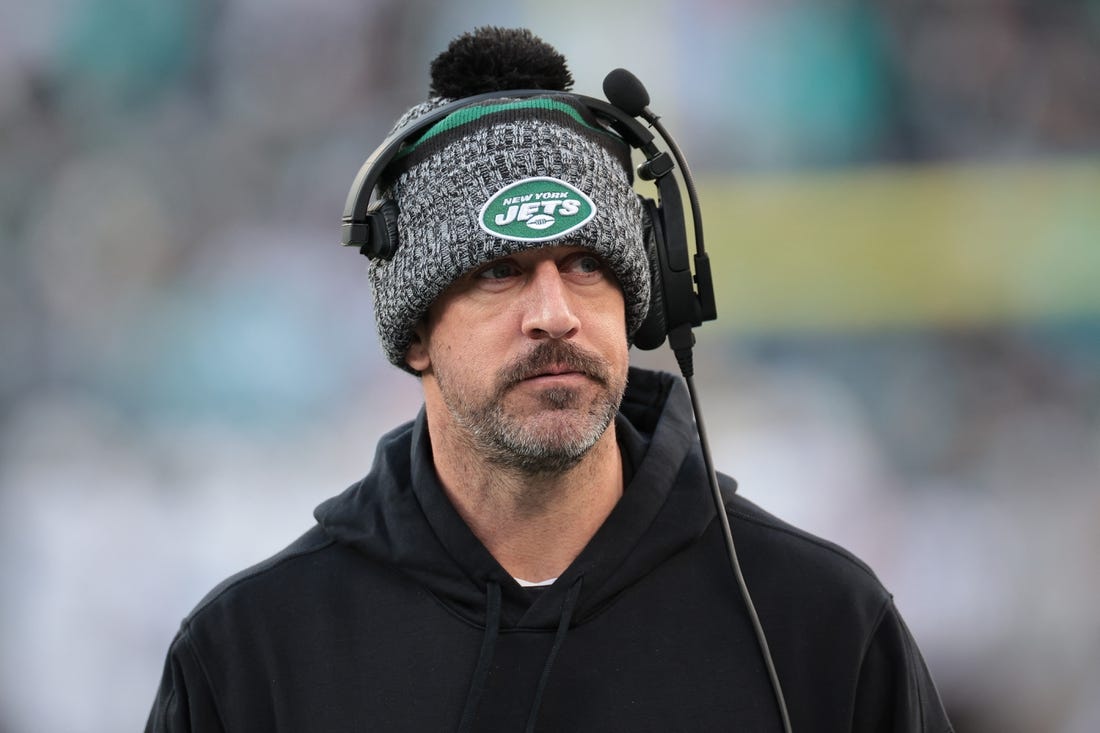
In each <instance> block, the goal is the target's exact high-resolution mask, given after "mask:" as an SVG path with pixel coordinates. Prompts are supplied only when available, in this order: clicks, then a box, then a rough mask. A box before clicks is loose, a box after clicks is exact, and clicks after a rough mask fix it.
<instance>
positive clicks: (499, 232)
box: [478, 177, 596, 242]
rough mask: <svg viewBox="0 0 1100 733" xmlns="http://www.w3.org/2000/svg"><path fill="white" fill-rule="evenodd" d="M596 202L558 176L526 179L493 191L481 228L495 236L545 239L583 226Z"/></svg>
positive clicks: (536, 240)
mask: <svg viewBox="0 0 1100 733" xmlns="http://www.w3.org/2000/svg"><path fill="white" fill-rule="evenodd" d="M595 215H596V205H595V204H594V203H592V199H590V198H588V196H586V195H585V194H584V193H583V192H581V191H580V190H578V189H576V188H574V187H573V186H570V185H569V184H568V183H566V182H565V181H559V180H558V179H557V178H548V177H538V178H524V179H523V180H522V181H516V182H515V183H511V184H509V185H507V186H505V187H504V188H502V189H500V190H499V191H497V192H496V193H495V194H493V195H492V196H491V197H490V198H489V200H488V201H486V202H485V205H484V206H482V207H481V213H480V214H479V216H478V221H479V222H480V224H481V228H482V229H484V230H485V231H486V232H488V233H489V234H492V235H493V236H494V237H501V238H503V239H515V240H519V241H524V242H542V241H545V240H547V239H554V238H556V237H560V236H562V235H563V234H568V233H569V232H571V231H573V230H575V229H577V228H579V227H581V226H584V224H586V223H587V222H588V221H589V220H590V219H591V218H592V217H593V216H595Z"/></svg>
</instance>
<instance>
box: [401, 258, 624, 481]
mask: <svg viewBox="0 0 1100 733" xmlns="http://www.w3.org/2000/svg"><path fill="white" fill-rule="evenodd" d="M627 349H628V347H627V340H626V322H625V310H624V303H623V295H622V292H621V291H620V290H619V286H618V283H617V282H616V280H615V278H614V276H613V275H612V274H611V273H610V272H609V271H608V270H607V269H606V267H605V266H604V264H603V263H602V261H601V260H600V259H599V258H598V257H597V256H596V255H594V254H592V253H591V252H590V251H588V250H586V249H582V248H580V247H564V246H563V247H547V248H542V249H535V250H530V251H527V252H521V253H518V254H515V255H512V256H509V257H505V258H502V259H499V260H493V261H492V262H489V263H487V264H486V265H484V266H482V267H480V268H478V269H476V270H474V271H472V272H470V273H468V274H466V275H464V276H463V277H462V278H460V279H459V280H458V281H456V282H455V283H454V284H453V285H452V286H451V287H450V288H448V289H447V290H446V291H445V292H444V293H443V295H441V296H440V297H439V298H438V299H437V300H436V302H435V303H434V304H433V305H432V308H431V310H430V311H429V312H428V315H427V317H426V319H425V322H424V323H423V324H422V325H421V327H420V328H418V329H417V339H416V340H415V341H414V343H413V345H412V346H411V347H410V348H409V352H408V356H407V361H408V363H409V365H410V366H411V367H412V368H414V369H416V370H418V371H420V372H421V374H422V378H423V384H424V393H425V400H426V401H427V403H428V406H429V409H430V408H431V407H432V406H433V402H434V403H437V405H438V404H441V405H442V406H444V407H445V408H446V410H445V412H443V411H437V413H438V414H443V415H445V417H444V421H445V422H446V423H448V424H447V425H436V424H432V425H431V427H432V429H433V431H434V430H443V431H451V432H453V433H454V434H455V436H456V437H457V438H458V439H459V440H460V441H462V442H464V443H465V444H466V445H468V446H469V447H472V448H473V449H474V450H477V451H479V452H481V453H482V454H483V455H484V456H485V457H486V458H488V459H489V460H490V461H492V462H494V463H497V464H498V465H502V466H507V467H510V468H515V469H519V470H521V471H523V472H525V473H529V474H538V473H555V472H560V471H563V470H565V469H567V468H569V467H571V466H573V465H575V464H576V463H577V462H578V461H579V460H580V459H581V458H583V457H584V455H585V454H586V453H587V452H588V450H589V449H590V448H591V447H592V446H593V445H595V443H596V442H597V441H598V440H599V438H600V437H601V436H602V435H603V434H604V431H605V430H606V429H607V426H608V424H609V423H610V422H611V420H612V419H613V417H614V415H615V412H616V411H617V410H618V407H619V402H620V401H621V400H622V394H623V390H624V389H625V387H626V372H627V366H628V361H629V358H628V354H627ZM431 414H432V412H431V410H430V411H429V415H431Z"/></svg>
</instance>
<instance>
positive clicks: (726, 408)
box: [0, 0, 1100, 733]
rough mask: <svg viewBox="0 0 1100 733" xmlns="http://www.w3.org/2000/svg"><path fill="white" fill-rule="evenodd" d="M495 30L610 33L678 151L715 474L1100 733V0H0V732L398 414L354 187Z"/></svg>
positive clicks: (79, 677)
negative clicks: (703, 245)
mask: <svg viewBox="0 0 1100 733" xmlns="http://www.w3.org/2000/svg"><path fill="white" fill-rule="evenodd" d="M483 24H495V25H527V26H529V27H531V28H533V29H534V30H535V31H536V32H537V33H538V34H540V35H542V36H543V37H544V38H546V39H547V40H548V41H550V42H551V43H553V44H554V45H556V46H557V47H558V48H559V49H560V50H561V51H563V53H565V55H566V56H567V58H568V59H569V60H570V63H571V66H572V69H573V71H574V75H575V77H576V79H577V84H576V90H577V91H578V92H581V93H586V94H593V95H599V94H600V81H601V79H602V77H603V75H604V74H605V73H606V72H607V71H609V70H610V69H612V68H614V67H617V66H625V67H627V68H629V69H631V70H632V71H634V72H635V73H636V74H637V75H638V76H639V77H641V78H642V80H643V81H644V82H645V83H646V85H647V86H648V87H649V90H650V93H651V97H652V100H653V102H652V107H653V109H654V110H655V111H657V113H658V114H660V115H662V118H663V120H664V122H665V124H666V125H667V126H668V127H669V128H670V130H671V131H672V132H673V134H674V135H675V137H676V138H677V139H678V141H679V142H680V144H681V145H682V147H683V148H684V150H685V153H686V155H687V157H688V160H689V161H690V162H691V163H692V166H693V169H694V171H695V173H696V175H697V177H698V179H699V188H700V190H701V192H702V197H703V206H704V216H705V220H706V231H707V241H708V244H709V246H708V249H709V251H710V252H711V256H712V259H713V261H714V264H715V267H716V279H717V281H718V305H719V313H720V320H719V321H717V322H716V323H712V324H708V325H706V326H705V327H704V328H702V329H700V330H699V331H698V339H699V347H698V351H697V357H696V363H697V369H698V380H699V382H700V388H701V390H702V393H703V395H704V407H705V409H706V411H707V412H706V419H707V422H708V426H709V427H710V431H711V433H712V440H713V443H714V448H715V453H716V456H717V463H718V466H719V468H720V469H721V470H724V471H725V472H727V473H730V474H732V475H734V476H736V477H737V478H738V479H739V480H740V482H741V484H742V491H743V492H744V493H745V495H746V496H748V497H749V498H751V499H753V500H755V501H757V502H758V503H760V504H762V505H763V506H764V507H766V508H768V509H771V510H773V511H776V512H777V513H779V514H781V515H782V516H784V517H785V518H787V519H789V520H791V521H793V522H795V523H796V524H800V525H802V526H804V527H805V528H807V529H809V530H811V531H814V532H816V533H819V534H822V535H824V536H826V537H828V538H830V539H833V540H835V541H837V542H839V543H841V544H843V545H845V546H847V547H849V548H850V549H852V550H854V551H855V552H857V553H858V554H859V555H861V556H862V557H863V558H865V559H866V560H867V561H868V562H869V563H870V564H871V565H872V566H873V567H874V568H875V569H876V571H877V572H878V574H879V575H880V577H881V578H882V579H883V581H884V582H885V583H886V585H887V586H888V587H889V588H890V589H891V590H892V591H893V592H894V593H895V595H896V597H897V599H898V603H899V605H900V607H901V608H902V610H903V612H904V613H905V615H906V617H907V619H908V621H909V623H910V626H911V627H912V628H913V631H914V633H915V635H916V636H917V638H918V641H919V642H920V643H921V646H922V648H923V650H924V652H925V655H926V657H927V659H928V661H929V664H930V665H931V667H932V669H933V673H934V675H935V677H936V679H937V682H938V684H939V687H940V689H941V693H942V695H943V697H944V699H945V701H946V703H947V705H948V707H949V708H950V710H951V712H952V715H953V717H954V720H955V722H956V724H957V727H958V730H959V731H960V733H984V732H986V731H997V732H998V733H1017V732H1020V733H1023V732H1024V731H1054V732H1060V733H1085V732H1086V731H1089V732H1091V731H1095V730H1098V729H1100V701H1098V696H1097V694H1096V693H1097V691H1098V690H1100V661H1098V660H1100V584H1098V583H1097V580H1096V577H1097V566H1098V562H1097V560H1098V559H1100V491H1098V489H1100V478H1098V476H1100V288H1098V287H1097V285H1096V282H1097V280H1098V279H1100V205H1098V204H1100V165H1098V163H1100V93H1098V92H1100V3H1098V2H1096V1H1095V0H1093V1H1081V2H1069V1H1065V2H1039V1H1035V2H1026V1H1024V0H983V1H982V2H970V3H957V2H956V3H951V2H945V1H943V0H939V1H935V2H920V3H918V2H908V1H903V0H883V1H882V2H877V3H865V2H853V1H844V0H826V1H824V2H823V1H822V0H812V1H811V0H781V1H780V2H774V1H765V0H736V1H718V0H715V1H713V2H706V1H704V0H683V1H682V2H677V3H665V4H661V5H658V4H644V3H637V2H624V1H616V2H611V1H606V2H600V3H591V2H587V3H582V2H574V1H573V0H562V1H561V2H556V3H550V2H539V3H534V2H526V1H519V2H510V3H501V2H486V1H481V2H462V3H444V2H429V1H427V0H393V1H390V0H358V1H353V0H159V1H158V2H145V1H144V0H38V1H37V2H35V3H16V2H7V3H5V4H4V5H3V6H2V7H0V241H2V249H0V328H2V329H3V334H2V344H3V347H2V350H3V358H2V359H0V583H2V585H0V732H2V733H29V732H31V731H47V730H48V731H54V732H57V733H66V732H68V731H73V732H81V733H83V732H88V733H93V732H99V731H103V732H107V731H120V730H134V729H140V727H141V726H142V725H143V723H144V719H145V715H146V713H147V711H148V708H149V705H150V703H151V700H152V696H153V692H154V689H155V687H156V684H157V682H158V679H159V676H160V671H161V664H162V661H163V657H164V653H165V651H166V649H167V645H168V643H169V640H170V638H171V636H172V634H173V632H174V629H175V628H176V626H177V624H178V622H179V619H180V618H181V617H182V616H183V615H184V614H185V613H186V612H187V611H188V610H189V609H190V607H191V606H192V605H193V604H194V603H195V602H196V601H197V600H198V599H199V598H200V597H201V596H202V594H203V593H205V591H206V590H208V589H209V588H210V587H211V586H212V585H214V584H215V583H216V582H217V581H218V580H220V579H221V578H222V577H224V576H225V575H227V574H229V573H230V572H233V571H235V570H237V569H239V568H241V567H243V566H245V565H247V564H250V563H252V562H254V561H256V560H259V559H260V558H262V557H264V556H266V555H268V554H270V553H272V552H274V551H276V550H278V549H279V548H280V547H282V545H283V544H285V543H286V542H288V541H289V540H290V539H291V538H293V537H294V536H296V535H297V534H298V533H299V532H300V531H301V530H303V529H304V528H305V527H306V526H307V525H308V524H309V522H310V513H311V511H312V508H313V506H315V505H316V504H317V503H319V502H320V501H321V500H322V499H324V498H326V497H327V496H329V495H331V494H333V493H335V492H337V491H338V490H340V489H341V488H343V487H344V486H345V485H347V484H349V483H351V482H352V481H354V480H356V479H357V478H358V477H359V476H361V475H362V474H363V473H364V472H365V471H366V469H367V467H368V463H369V460H370V456H371V453H372V449H373V444H374V442H375V440H376V438H377V437H378V436H379V435H380V434H381V433H382V432H384V431H385V430H386V429H388V428H389V427H391V426H393V425H395V424H396V423H398V422H399V421H401V420H404V419H405V418H407V417H408V416H410V415H411V414H412V412H413V411H414V410H415V409H416V407H417V405H418V399H417V385H416V382H415V380H413V379H412V378H410V377H408V376H407V375H405V374H403V373H401V372H399V371H398V370H395V369H393V368H392V367H389V366H388V365H386V364H385V363H384V362H383V360H382V358H381V356H380V353H379V351H378V349H377V347H376V344H375V337H374V333H373V323H372V319H371V315H370V299H369V294H368V292H367V287H366V284H365V273H364V267H365V260H363V259H362V258H361V257H359V256H358V255H357V254H356V253H355V252H350V251H341V250H340V248H339V246H338V239H339V221H338V220H339V215H340V213H341V211H342V206H343V202H344V197H345V194H346V191H347V188H348V185H349V184H350V182H351V179H352V177H353V176H354V174H355V172H356V170H357V169H358V166H359V164H360V162H361V161H362V160H363V159H364V158H365V156H366V155H367V154H368V153H369V152H370V150H371V149H372V148H373V146H374V145H375V144H376V143H377V142H378V141H379V140H380V139H381V138H382V136H384V134H385V133H386V132H387V130H388V129H389V127H390V125H391V124H392V122H393V120H394V119H396V117H397V116H398V114H399V113H400V112H401V111H403V110H404V109H405V108H407V107H408V106H410V105H411V104H413V103H415V102H416V101H418V100H420V99H422V98H423V97H424V96H425V94H426V86H427V64H428V62H429V60H430V59H431V58H432V57H433V56H434V55H435V53H437V52H438V51H439V50H440V49H442V48H443V47H444V46H445V45H446V43H447V42H448V41H449V40H450V39H451V38H452V37H453V36H455V35H457V34H458V33H460V32H462V31H465V30H469V29H472V28H473V27H475V26H477V25H483ZM638 360H639V361H640V362H644V363H647V364H654V365H658V366H664V367H671V364H672V361H671V359H669V358H668V357H667V355H665V354H663V353H653V354H641V355H639V357H638Z"/></svg>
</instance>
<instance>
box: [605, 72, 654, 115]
mask: <svg viewBox="0 0 1100 733" xmlns="http://www.w3.org/2000/svg"><path fill="white" fill-rule="evenodd" d="M603 93H604V96H605V97H607V101H609V102H611V104H613V105H615V106H616V107H618V108H619V109H621V110H622V111H623V112H626V113H627V114H628V115H630V116H631V117H638V116H639V115H641V114H642V112H643V111H644V110H645V108H646V107H648V106H649V92H647V91H646V89H645V85H644V84H642V82H641V81H639V80H638V77H636V76H634V75H633V74H631V73H630V72H629V71H627V70H626V69H615V70H614V71H612V72H611V73H610V74H608V75H607V76H606V77H604V80H603Z"/></svg>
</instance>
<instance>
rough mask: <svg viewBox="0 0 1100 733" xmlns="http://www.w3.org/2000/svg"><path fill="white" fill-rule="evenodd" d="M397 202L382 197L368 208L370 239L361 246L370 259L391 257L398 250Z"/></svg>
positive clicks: (362, 251)
mask: <svg viewBox="0 0 1100 733" xmlns="http://www.w3.org/2000/svg"><path fill="white" fill-rule="evenodd" d="M397 214H398V209H397V202H395V201H394V200H393V199H381V200H379V201H377V202H375V203H374V204H372V205H371V207H370V209H368V210H367V221H368V225H369V227H370V239H368V240H367V243H366V244H364V245H363V246H362V247H360V248H359V251H360V252H361V253H362V254H364V255H366V256H367V257H368V258H369V259H372V260H373V259H376V258H378V259H383V260H388V259H391V258H392V257H393V255H394V253H395V252H396V251H397V239H398V237H397Z"/></svg>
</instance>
